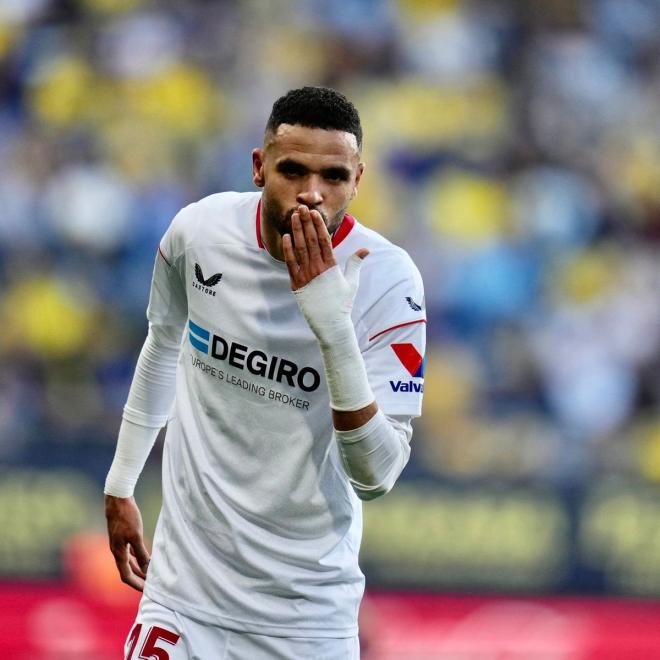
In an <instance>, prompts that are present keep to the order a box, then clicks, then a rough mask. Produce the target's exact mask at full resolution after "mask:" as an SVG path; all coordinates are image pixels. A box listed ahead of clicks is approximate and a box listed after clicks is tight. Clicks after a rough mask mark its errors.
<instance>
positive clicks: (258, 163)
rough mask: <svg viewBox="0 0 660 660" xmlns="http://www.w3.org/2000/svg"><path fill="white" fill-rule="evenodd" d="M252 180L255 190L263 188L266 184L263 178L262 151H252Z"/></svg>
mask: <svg viewBox="0 0 660 660" xmlns="http://www.w3.org/2000/svg"><path fill="white" fill-rule="evenodd" d="M252 180H253V181H254V185H255V186H257V188H263V187H264V184H265V183H266V179H265V178H264V150H263V149H253V150H252Z"/></svg>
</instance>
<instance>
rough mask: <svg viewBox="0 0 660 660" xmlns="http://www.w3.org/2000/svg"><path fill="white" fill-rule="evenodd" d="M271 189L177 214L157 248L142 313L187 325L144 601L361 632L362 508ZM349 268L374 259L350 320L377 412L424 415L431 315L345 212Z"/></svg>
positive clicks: (339, 253) (263, 626)
mask: <svg viewBox="0 0 660 660" xmlns="http://www.w3.org/2000/svg"><path fill="white" fill-rule="evenodd" d="M260 200H261V195H260V193H221V194H217V195H211V196H210V197H207V198H205V199H203V200H201V201H200V202H197V203H195V204H191V205H190V206H188V207H186V208H185V209H183V210H182V211H181V212H180V213H179V214H178V215H177V216H176V218H175V219H174V221H173V222H172V225H171V226H170V228H169V229H168V231H167V233H166V234H165V236H164V238H163V240H162V242H161V245H160V248H159V252H160V255H159V256H157V259H156V266H155V269H154V278H153V282H152V290H151V297H150V301H149V309H148V318H149V320H150V322H151V323H153V324H157V325H158V324H162V325H170V326H180V327H183V326H184V325H185V327H186V329H185V332H184V337H183V343H182V347H181V353H180V356H179V363H178V367H177V376H176V398H175V403H174V408H173V412H172V414H171V417H170V419H169V421H168V427H167V435H166V439H165V452H164V457H163V506H162V511H161V514H160V517H159V520H158V525H157V529H156V534H155V539H154V549H153V555H152V560H151V564H150V566H149V576H148V580H147V583H146V588H145V594H146V595H147V596H148V597H149V598H151V599H152V600H154V601H156V602H159V603H161V604H162V605H164V606H166V607H169V608H171V609H173V610H176V611H179V612H181V613H183V614H186V615H188V616H190V617H192V618H196V619H198V620H200V621H203V622H208V623H213V624H216V625H219V626H223V627H226V628H229V629H235V630H244V631H251V632H256V633H263V634H268V635H274V636H296V637H305V636H310V637H311V636H313V637H320V636H327V637H349V636H353V635H355V634H356V632H357V611H358V607H359V603H360V599H361V597H362V592H363V589H364V577H363V575H362V573H361V571H360V569H359V567H358V551H359V546H360V538H361V532H362V509H361V502H360V500H359V499H358V498H357V496H356V495H355V493H354V492H353V490H352V488H351V486H350V483H349V481H348V478H347V476H346V474H345V472H344V470H343V468H342V463H341V459H340V456H339V452H338V449H337V443H336V440H335V438H334V435H333V426H332V416H331V410H330V406H329V399H328V391H327V388H326V384H325V378H324V372H323V365H322V362H321V355H320V351H319V347H318V343H317V340H316V338H315V337H314V335H313V334H312V331H311V330H310V328H309V326H308V325H307V323H306V321H305V320H304V318H303V316H302V315H301V313H300V311H299V309H298V306H297V303H296V301H295V297H294V295H293V294H292V292H291V285H290V281H289V276H288V273H287V269H286V266H285V264H284V263H283V262H280V261H277V260H275V259H274V258H273V257H271V256H270V254H269V253H268V252H267V250H266V249H265V248H264V246H263V243H262V241H261V236H260V217H259V216H260V205H261V201H260ZM333 246H334V253H335V257H336V259H337V262H338V263H339V265H340V267H342V268H343V265H344V264H345V262H346V260H347V259H348V257H349V256H350V255H352V254H353V253H354V252H355V251H356V250H357V249H358V248H361V247H367V248H369V250H370V252H371V254H370V255H369V256H368V257H367V258H366V260H365V261H364V264H363V267H362V270H361V274H360V285H359V288H358V291H357V294H356V298H355V303H354V309H353V315H352V318H353V322H354V325H355V329H356V334H357V337H358V342H359V346H360V349H361V352H362V356H363V358H364V362H365V364H366V368H367V373H368V377H369V382H370V384H371V387H372V389H373V391H374V394H375V396H376V399H377V401H378V405H379V407H380V408H381V410H383V412H384V413H386V414H388V415H404V416H409V417H414V416H417V415H419V414H420V412H421V401H422V392H423V382H424V380H423V369H424V364H423V356H424V351H425V312H424V292H423V287H422V281H421V278H420V275H419V272H418V271H417V269H416V267H415V266H414V264H413V263H412V261H411V259H410V258H409V257H408V255H407V254H406V253H405V252H404V251H403V250H402V249H400V248H398V247H396V246H394V245H392V244H391V243H390V242H389V241H387V240H386V239H384V238H382V237H381V236H379V235H378V234H376V233H375V232H373V231H371V230H369V229H367V228H366V227H363V226H362V225H360V224H359V223H357V222H356V221H355V219H354V218H352V217H351V216H349V215H346V216H345V217H344V220H343V223H342V224H341V226H340V227H339V229H338V230H337V231H336V232H335V235H334V237H333Z"/></svg>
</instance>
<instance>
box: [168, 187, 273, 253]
mask: <svg viewBox="0 0 660 660" xmlns="http://www.w3.org/2000/svg"><path fill="white" fill-rule="evenodd" d="M260 198H261V193H260V192H243V193H242V192H233V191H229V192H221V193H215V194H213V195H208V196H207V197H204V198H202V199H200V200H199V201H196V202H193V203H192V204H188V206H185V207H184V208H182V209H181V210H180V211H179V212H178V213H177V214H176V216H175V217H174V219H173V220H172V223H171V225H170V228H169V229H168V231H167V234H166V239H167V241H168V243H169V245H170V246H171V249H172V251H173V252H174V253H175V254H181V253H182V252H183V251H184V250H185V249H186V248H187V247H189V246H190V245H191V244H193V243H195V242H196V241H199V240H202V241H203V242H204V243H205V244H210V243H216V242H225V241H227V242H235V241H240V240H241V237H242V236H243V235H244V234H247V233H248V232H249V230H252V231H253V230H254V227H251V226H250V227H249V228H248V225H249V224H250V219H251V218H254V217H256V209H257V205H258V204H259V199H260Z"/></svg>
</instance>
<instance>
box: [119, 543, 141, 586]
mask: <svg viewBox="0 0 660 660" xmlns="http://www.w3.org/2000/svg"><path fill="white" fill-rule="evenodd" d="M112 554H113V555H114V558H115V564H116V565H117V570H118V571H119V576H120V577H121V581H122V582H123V583H124V584H127V585H128V586H129V587H132V588H133V589H136V590H137V591H142V590H143V589H144V580H143V579H142V578H141V577H139V576H137V575H136V574H135V573H133V571H132V569H131V565H130V560H129V552H128V545H123V546H121V547H115V548H114V549H113V550H112Z"/></svg>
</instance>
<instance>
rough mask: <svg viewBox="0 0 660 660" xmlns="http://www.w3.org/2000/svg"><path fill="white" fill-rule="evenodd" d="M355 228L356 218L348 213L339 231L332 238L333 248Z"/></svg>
mask: <svg viewBox="0 0 660 660" xmlns="http://www.w3.org/2000/svg"><path fill="white" fill-rule="evenodd" d="M353 227H355V218H354V217H353V216H352V215H349V214H348V213H346V215H344V219H343V220H342V221H341V224H340V225H339V229H337V231H336V232H335V233H334V235H333V237H332V247H333V248H334V247H337V246H338V245H339V244H340V243H341V242H342V241H343V240H344V239H345V238H346V237H347V236H348V235H349V234H350V233H351V230H352V229H353Z"/></svg>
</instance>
